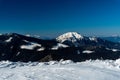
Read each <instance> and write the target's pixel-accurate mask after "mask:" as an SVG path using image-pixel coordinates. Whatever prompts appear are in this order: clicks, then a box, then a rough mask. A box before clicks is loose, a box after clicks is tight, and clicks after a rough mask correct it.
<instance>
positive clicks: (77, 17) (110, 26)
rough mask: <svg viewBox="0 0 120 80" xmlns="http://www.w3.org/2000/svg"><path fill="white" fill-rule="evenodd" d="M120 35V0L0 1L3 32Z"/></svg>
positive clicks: (55, 34) (0, 29)
mask: <svg viewBox="0 0 120 80" xmlns="http://www.w3.org/2000/svg"><path fill="white" fill-rule="evenodd" d="M69 31H76V32H79V33H81V34H83V35H88V36H91V35H98V36H101V35H103V36H109V35H115V34H117V35H120V1H119V0H0V32H1V33H9V32H17V33H22V34H27V33H30V34H39V35H42V36H57V35H59V34H62V33H64V32H69Z"/></svg>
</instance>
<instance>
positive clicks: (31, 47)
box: [21, 43, 41, 50]
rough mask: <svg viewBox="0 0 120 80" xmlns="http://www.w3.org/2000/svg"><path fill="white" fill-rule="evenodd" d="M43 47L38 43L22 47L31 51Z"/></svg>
mask: <svg viewBox="0 0 120 80" xmlns="http://www.w3.org/2000/svg"><path fill="white" fill-rule="evenodd" d="M37 46H38V47H41V45H40V44H37V43H30V44H28V45H21V49H29V50H33V49H34V48H35V47H37Z"/></svg>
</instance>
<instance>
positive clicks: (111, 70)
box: [0, 59, 120, 80]
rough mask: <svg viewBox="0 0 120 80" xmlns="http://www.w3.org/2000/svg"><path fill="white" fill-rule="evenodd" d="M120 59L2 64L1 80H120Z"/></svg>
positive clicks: (3, 62)
mask: <svg viewBox="0 0 120 80" xmlns="http://www.w3.org/2000/svg"><path fill="white" fill-rule="evenodd" d="M119 79H120V59H118V60H116V61H112V60H106V61H100V60H96V61H91V60H89V61H86V62H78V63H73V62H72V61H70V60H67V61H62V60H61V61H60V62H56V61H50V62H44V63H38V62H34V63H32V62H28V63H22V62H9V61H2V62H0V80H119Z"/></svg>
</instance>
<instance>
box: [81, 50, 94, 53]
mask: <svg viewBox="0 0 120 80" xmlns="http://www.w3.org/2000/svg"><path fill="white" fill-rule="evenodd" d="M82 53H87V54H90V53H94V51H90V50H84V51H83V52H82Z"/></svg>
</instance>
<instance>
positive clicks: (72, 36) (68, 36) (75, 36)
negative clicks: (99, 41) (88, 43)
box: [57, 32, 84, 42]
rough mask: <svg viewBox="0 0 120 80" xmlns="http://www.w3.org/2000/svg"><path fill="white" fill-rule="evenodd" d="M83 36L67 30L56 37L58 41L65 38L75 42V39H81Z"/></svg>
mask: <svg viewBox="0 0 120 80" xmlns="http://www.w3.org/2000/svg"><path fill="white" fill-rule="evenodd" d="M83 38H84V37H83V36H81V35H80V34H78V33H77V32H67V33H65V34H63V35H61V36H59V37H58V38H57V40H58V41H60V42H64V41H66V40H69V41H72V42H75V41H76V40H77V39H78V40H80V39H83Z"/></svg>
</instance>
